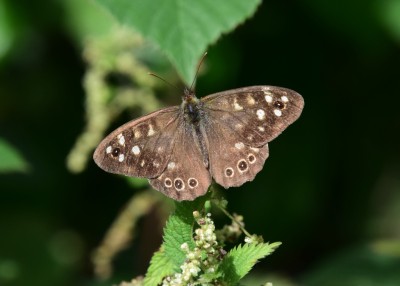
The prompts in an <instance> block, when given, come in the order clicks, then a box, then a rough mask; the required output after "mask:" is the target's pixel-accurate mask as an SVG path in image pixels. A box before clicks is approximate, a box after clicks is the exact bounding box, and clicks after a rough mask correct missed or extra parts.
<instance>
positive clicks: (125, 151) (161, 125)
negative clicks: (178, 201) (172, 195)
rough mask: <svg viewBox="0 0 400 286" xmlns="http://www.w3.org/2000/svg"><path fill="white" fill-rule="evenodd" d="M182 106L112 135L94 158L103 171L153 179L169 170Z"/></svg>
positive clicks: (127, 126)
mask: <svg viewBox="0 0 400 286" xmlns="http://www.w3.org/2000/svg"><path fill="white" fill-rule="evenodd" d="M178 110H179V107H177V106H174V107H169V108H165V109H161V110H159V111H156V112H153V113H150V114H148V115H146V116H143V117H141V118H139V119H136V120H133V121H130V122H128V123H126V124H124V125H122V126H121V127H119V128H118V129H116V130H115V131H113V132H112V133H111V134H109V135H108V136H107V137H106V138H105V139H104V140H103V141H102V142H101V143H100V144H99V146H98V147H97V149H96V151H95V152H94V155H93V159H94V161H95V162H96V164H97V165H98V166H99V167H100V168H102V169H103V170H105V171H107V172H110V173H116V174H123V175H127V176H131V177H146V178H154V177H157V176H159V175H160V174H161V173H162V172H163V171H164V170H165V168H166V166H167V163H168V161H169V159H170V157H171V153H172V146H174V143H175V142H174V140H175V130H176V129H177V128H179V127H178V123H179V112H178Z"/></svg>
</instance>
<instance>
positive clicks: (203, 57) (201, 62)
mask: <svg viewBox="0 0 400 286" xmlns="http://www.w3.org/2000/svg"><path fill="white" fill-rule="evenodd" d="M206 56H207V52H205V53H204V55H203V56H202V57H201V60H200V62H199V65H198V66H197V71H196V75H195V76H194V79H193V82H192V85H191V86H190V90H191V91H193V86H194V83H195V82H196V79H197V76H198V75H199V70H200V67H201V65H202V64H203V61H204V59H205V58H206Z"/></svg>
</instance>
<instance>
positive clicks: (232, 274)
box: [218, 242, 281, 285]
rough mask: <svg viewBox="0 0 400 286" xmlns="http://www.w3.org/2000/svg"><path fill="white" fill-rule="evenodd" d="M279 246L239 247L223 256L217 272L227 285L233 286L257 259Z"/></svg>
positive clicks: (277, 243)
mask: <svg viewBox="0 0 400 286" xmlns="http://www.w3.org/2000/svg"><path fill="white" fill-rule="evenodd" d="M279 245H281V243H280V242H275V243H272V244H268V243H259V244H254V243H252V244H245V245H239V246H238V247H236V248H233V249H232V250H231V251H229V253H228V254H227V255H226V256H225V258H224V260H223V261H222V263H221V265H220V267H219V268H218V272H219V274H220V275H221V277H222V279H223V281H225V282H226V283H227V284H228V285H235V284H236V283H238V282H239V280H240V279H241V278H243V277H244V276H245V275H246V274H247V273H248V272H249V271H250V270H251V268H252V267H253V266H254V265H255V264H256V263H257V261H258V260H259V259H261V258H264V257H265V256H267V255H270V254H271V253H272V252H274V250H275V249H276V248H277V247H278V246H279Z"/></svg>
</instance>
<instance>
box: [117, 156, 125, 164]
mask: <svg viewBox="0 0 400 286" xmlns="http://www.w3.org/2000/svg"><path fill="white" fill-rule="evenodd" d="M124 160H125V155H124V154H119V156H118V161H120V162H123V161H124Z"/></svg>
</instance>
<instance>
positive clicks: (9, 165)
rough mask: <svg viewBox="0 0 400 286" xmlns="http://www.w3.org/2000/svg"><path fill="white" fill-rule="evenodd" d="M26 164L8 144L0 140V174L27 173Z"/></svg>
mask: <svg viewBox="0 0 400 286" xmlns="http://www.w3.org/2000/svg"><path fill="white" fill-rule="evenodd" d="M28 169H29V165H28V163H27V162H26V161H25V160H24V159H23V158H22V155H21V154H20V153H19V152H18V150H16V149H15V148H14V147H13V146H11V145H10V144H9V143H7V142H6V141H4V140H3V139H1V138H0V172H1V173H6V172H27V171H28Z"/></svg>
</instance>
